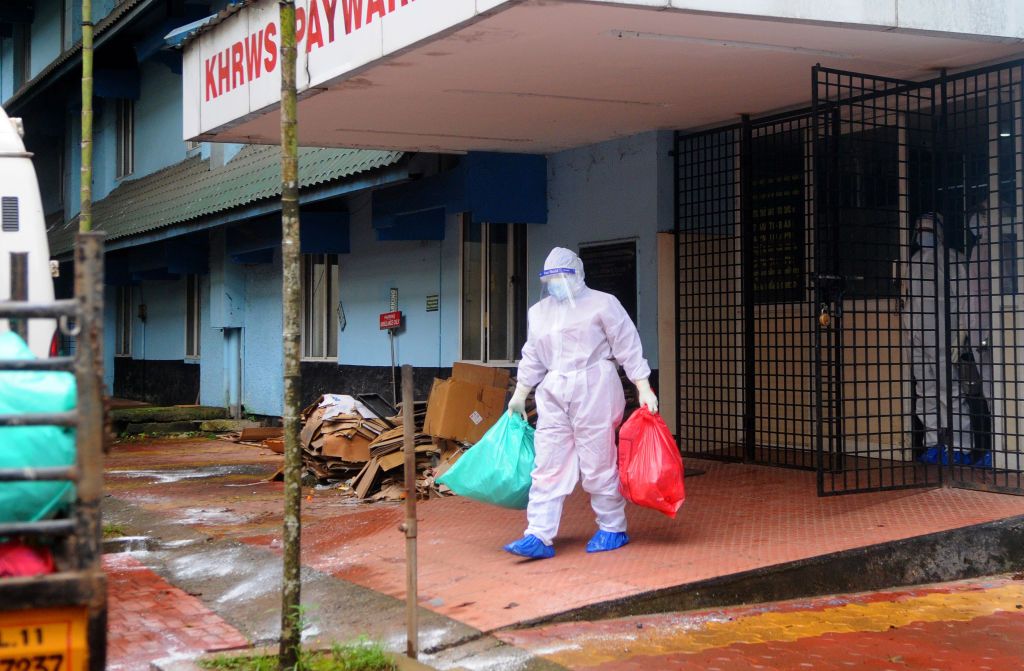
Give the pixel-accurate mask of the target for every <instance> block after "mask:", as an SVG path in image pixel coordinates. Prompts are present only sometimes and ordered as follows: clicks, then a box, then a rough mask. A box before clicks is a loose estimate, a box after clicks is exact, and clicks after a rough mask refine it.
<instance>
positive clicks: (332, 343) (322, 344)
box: [302, 254, 339, 359]
mask: <svg viewBox="0 0 1024 671" xmlns="http://www.w3.org/2000/svg"><path fill="white" fill-rule="evenodd" d="M338 300H339V295H338V257H337V256H334V255H332V254H306V255H304V256H303V257H302V358H304V359H337V358H338V326H337V319H335V314H336V312H335V310H336V309H337V305H338Z"/></svg>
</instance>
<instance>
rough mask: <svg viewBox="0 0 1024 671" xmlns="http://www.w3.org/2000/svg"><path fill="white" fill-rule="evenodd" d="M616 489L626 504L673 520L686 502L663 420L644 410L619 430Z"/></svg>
mask: <svg viewBox="0 0 1024 671" xmlns="http://www.w3.org/2000/svg"><path fill="white" fill-rule="evenodd" d="M619 487H620V489H621V491H622V495H623V496H625V497H626V500H627V501H631V502H633V503H635V504H637V505H638V506H644V507H645V508H654V509H655V510H658V511H660V512H663V513H665V514H666V515H668V516H669V517H673V518H674V517H675V516H676V511H678V510H679V506H681V505H683V501H684V500H685V499H686V490H685V489H684V487H683V459H682V457H681V456H679V448H678V447H676V441H675V439H674V438H672V433H671V432H670V431H669V430H668V426H666V425H665V420H663V419H662V418H661V416H660V415H655V414H654V413H652V412H651V411H650V410H648V409H647V408H646V407H641V408H640V409H639V410H637V411H636V412H634V413H633V414H632V415H630V417H629V419H627V420H626V423H625V424H623V425H622V429H621V430H620V431H619Z"/></svg>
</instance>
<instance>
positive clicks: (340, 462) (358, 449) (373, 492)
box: [299, 363, 510, 500]
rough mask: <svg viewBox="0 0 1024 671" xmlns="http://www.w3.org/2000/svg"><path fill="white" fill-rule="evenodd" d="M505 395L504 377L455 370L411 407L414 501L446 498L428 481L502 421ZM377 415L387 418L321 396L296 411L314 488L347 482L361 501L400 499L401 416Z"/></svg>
mask: <svg viewBox="0 0 1024 671" xmlns="http://www.w3.org/2000/svg"><path fill="white" fill-rule="evenodd" d="M509 388H510V379H509V373H508V371H507V370H505V369H503V368H491V367H488V366H476V365H472V364H463V363H456V364H455V366H454V367H453V370H452V376H451V378H449V379H447V380H441V379H437V380H434V384H433V387H432V389H431V392H430V398H429V401H427V402H419V403H416V404H415V406H414V408H413V416H414V419H415V431H414V440H413V443H414V445H415V451H416V474H417V482H416V485H417V491H418V495H419V496H420V497H423V498H427V497H431V496H438V495H440V494H444V493H447V488H445V487H443V486H438V485H436V484H435V479H436V478H438V477H440V475H441V474H443V473H444V472H445V471H446V470H447V469H448V468H450V467H451V465H452V464H454V463H455V461H456V460H458V458H459V457H460V456H461V455H462V454H463V452H464V451H465V450H466V449H467V448H469V447H470V446H471V445H472V444H473V443H475V442H477V441H478V440H479V439H480V438H481V437H482V436H483V435H484V433H486V432H487V430H488V429H490V428H491V426H493V425H494V423H495V422H496V421H497V420H498V418H500V417H501V413H502V412H504V410H505V402H506V398H507V396H508V391H509ZM360 398H362V397H360ZM378 412H379V411H378ZM382 414H388V415H389V416H386V417H385V416H381V415H380V414H377V413H376V412H374V411H373V410H371V409H370V408H368V407H366V406H365V405H363V404H362V403H360V402H358V401H355V399H353V398H352V397H351V396H344V395H335V394H327V395H325V396H321V397H320V398H319V399H317V401H316V402H314V403H313V404H312V405H310V406H309V407H307V408H306V409H305V410H304V411H303V412H302V421H303V427H302V432H301V434H300V438H299V441H300V444H301V446H302V452H303V463H304V465H305V468H306V470H307V471H308V472H310V473H312V474H313V475H315V476H316V479H317V480H319V481H321V482H331V481H335V482H337V481H341V482H345V483H347V484H348V485H349V486H350V487H351V488H352V491H353V493H354V494H355V495H356V496H358V497H359V498H361V499H368V500H381V499H385V500H398V499H401V498H404V496H405V486H404V477H405V471H404V468H405V452H404V436H405V432H404V428H403V425H402V424H403V422H402V412H401V409H399V410H398V411H397V412H396V413H395V415H394V416H390V414H389V413H382Z"/></svg>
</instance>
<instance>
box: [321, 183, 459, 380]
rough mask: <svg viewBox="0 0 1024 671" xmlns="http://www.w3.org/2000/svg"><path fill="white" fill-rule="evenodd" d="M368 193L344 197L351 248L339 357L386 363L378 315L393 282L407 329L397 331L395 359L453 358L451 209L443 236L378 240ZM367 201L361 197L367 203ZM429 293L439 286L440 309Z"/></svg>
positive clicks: (455, 250)
mask: <svg viewBox="0 0 1024 671" xmlns="http://www.w3.org/2000/svg"><path fill="white" fill-rule="evenodd" d="M368 200H369V199H368V197H367V196H359V197H357V198H356V199H354V202H351V203H350V205H349V210H350V211H351V212H353V215H352V219H351V222H350V231H351V244H352V253H351V254H343V255H341V257H340V275H341V281H340V289H341V301H342V304H343V305H344V308H345V317H346V321H347V325H346V327H345V330H344V331H343V332H342V333H341V336H340V338H339V344H338V349H339V352H338V359H339V361H340V362H341V363H343V364H353V365H363V366H390V365H391V349H390V343H389V341H388V337H387V332H385V331H381V330H380V322H379V315H380V313H382V312H387V311H388V306H389V303H388V301H389V295H390V289H391V288H392V287H395V288H397V289H398V295H399V300H398V303H399V309H400V310H402V312H404V313H405V325H406V328H405V330H404V331H402V332H400V333H399V334H398V335H397V336H396V338H395V351H396V357H397V359H398V362H399V363H400V364H411V365H414V366H451V364H452V361H453V360H454V358H455V357H456V356H457V354H458V337H459V329H458V310H459V274H460V266H459V246H460V245H459V235H460V228H459V222H458V218H457V217H456V216H454V215H450V216H449V217H448V220H447V222H446V227H445V239H444V240H442V241H415V242H398V241H390V242H378V241H377V239H376V234H375V233H374V231H373V229H372V226H371V223H370V209H371V208H369V207H368V206H366V204H368ZM364 203H366V204H364ZM430 294H440V296H441V301H440V308H441V309H440V310H439V311H438V312H427V311H426V300H427V296H428V295H430Z"/></svg>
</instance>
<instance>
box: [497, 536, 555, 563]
mask: <svg viewBox="0 0 1024 671" xmlns="http://www.w3.org/2000/svg"><path fill="white" fill-rule="evenodd" d="M505 552H511V553H512V554H514V555H519V556H520V557H526V558H527V559H549V558H551V557H554V556H555V548H553V547H551V546H550V545H544V541H542V540H541V539H539V538H537V537H536V536H534V535H533V534H526V535H525V536H523V537H522V538H520V539H519V540H517V541H515V542H514V543H509V544H508V545H506V546H505Z"/></svg>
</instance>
